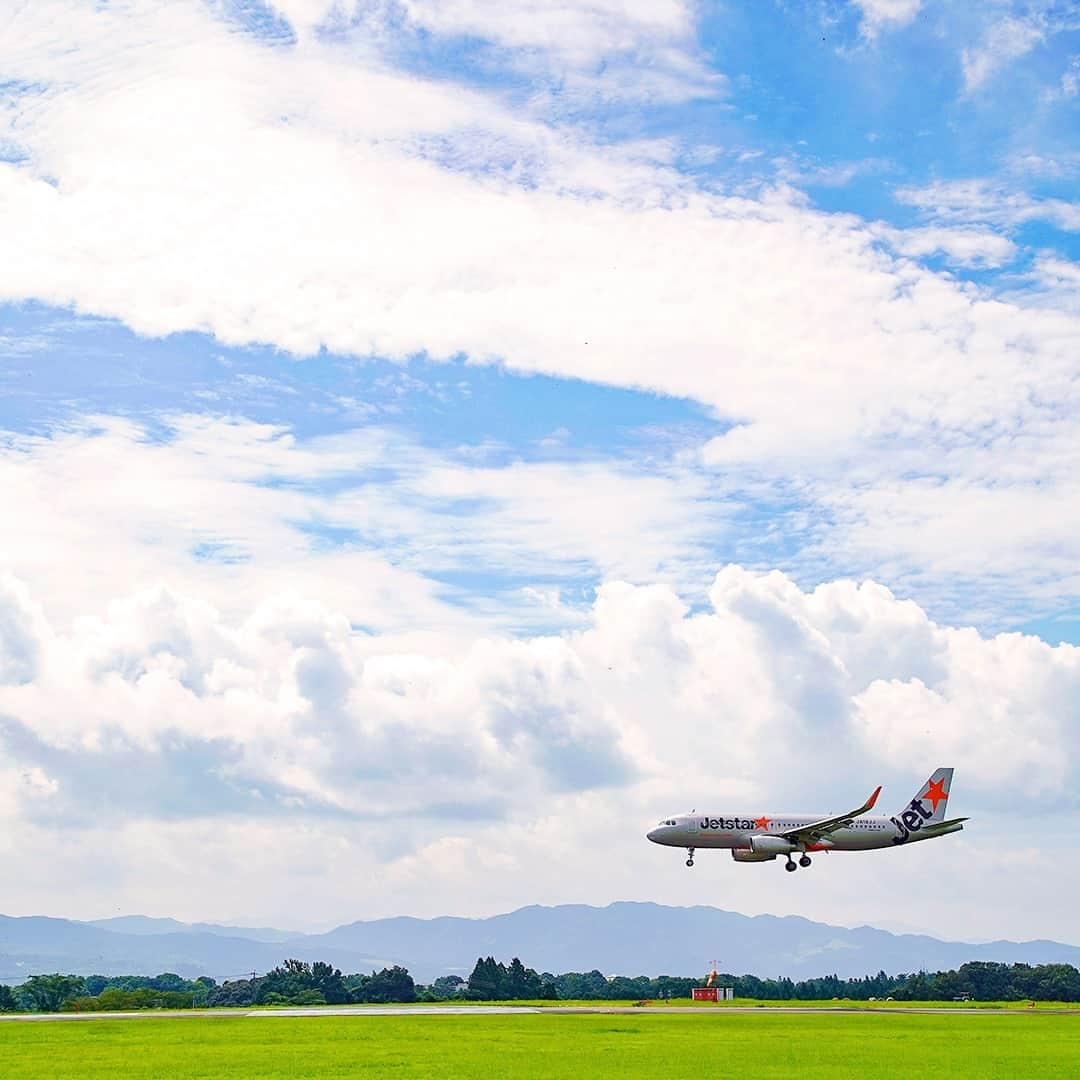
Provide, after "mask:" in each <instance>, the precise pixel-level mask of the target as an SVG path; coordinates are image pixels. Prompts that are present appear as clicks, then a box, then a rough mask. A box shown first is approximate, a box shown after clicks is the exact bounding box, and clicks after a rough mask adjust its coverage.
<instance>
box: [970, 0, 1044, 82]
mask: <svg viewBox="0 0 1080 1080" xmlns="http://www.w3.org/2000/svg"><path fill="white" fill-rule="evenodd" d="M1045 36H1046V29H1045V26H1044V25H1043V24H1042V20H1040V19H1024V18H1013V17H1011V16H1008V17H1006V18H1004V19H1001V20H1000V21H999V22H996V23H993V24H991V26H990V27H989V29H988V30H987V31H986V33H985V35H984V36H983V40H982V41H981V43H980V44H979V45H978V46H977V47H976V48H973V49H964V51H963V53H962V57H961V63H962V67H963V71H964V89H965V90H967V91H968V92H971V91H974V90H978V89H979V88H980V87H981V86H982V85H983V84H984V83H985V82H986V80H987V79H989V78H990V77H991V76H992V75H993V74H995V73H996V72H997V71H999V70H1000V69H1001V68H1003V67H1006V66H1007V65H1009V64H1011V63H1012V62H1013V61H1014V60H1019V59H1020V57H1022V56H1026V55H1027V54H1028V53H1029V52H1031V50H1032V49H1034V48H1035V46H1036V45H1038V44H1039V43H1040V42H1041V41H1042V40H1043V39H1044V37H1045Z"/></svg>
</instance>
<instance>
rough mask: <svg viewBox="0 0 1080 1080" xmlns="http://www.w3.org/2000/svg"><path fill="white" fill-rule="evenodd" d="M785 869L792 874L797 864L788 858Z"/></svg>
mask: <svg viewBox="0 0 1080 1080" xmlns="http://www.w3.org/2000/svg"><path fill="white" fill-rule="evenodd" d="M784 869H785V870H786V871H787V872H788V873H789V874H790V873H791V872H792V871H793V870H794V869H795V864H794V863H793V862H792V861H791V860H790V859H788V861H787V862H786V863H784Z"/></svg>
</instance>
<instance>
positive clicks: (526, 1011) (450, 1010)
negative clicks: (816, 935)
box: [0, 1004, 1080, 1024]
mask: <svg viewBox="0 0 1080 1080" xmlns="http://www.w3.org/2000/svg"><path fill="white" fill-rule="evenodd" d="M550 1013H554V1014H557V1015H560V1016H590V1015H604V1016H618V1015H635V1016H663V1015H665V1014H668V1013H683V1014H692V1015H695V1016H703V1017H704V1016H714V1017H720V1016H726V1015H729V1014H736V1015H739V1016H747V1015H758V1016H771V1015H775V1014H777V1013H784V1014H792V1013H794V1014H797V1015H808V1014H815V1015H820V1014H826V1015H835V1014H836V1013H846V1014H848V1015H860V1016H862V1015H872V1016H891V1015H901V1016H903V1015H909V1016H910V1015H913V1014H914V1015H920V1016H957V1015H960V1016H1032V1015H1037V1016H1048V1015H1050V1016H1076V1017H1078V1018H1080V1009H1029V1008H1027V1007H1021V1008H988V1009H978V1008H960V1009H948V1008H934V1007H932V1006H913V1007H910V1008H908V1007H906V1006H902V1005H901V1006H894V1005H890V1006H889V1007H887V1008H873V1007H870V1008H867V1007H862V1008H860V1007H858V1006H856V1005H848V1004H845V1005H824V1006H816V1007H815V1006H811V1005H793V1006H787V1005H784V1006H763V1005H724V1006H721V1007H718V1008H708V1007H701V1006H689V1005H650V1006H635V1005H551V1006H536V1005H359V1006H357V1005H353V1006H349V1005H342V1006H318V1005H315V1006H305V1007H303V1008H270V1009H185V1010H178V1011H167V1010H163V1009H140V1010H138V1011H131V1012H92V1013H74V1012H66V1013H8V1014H4V1015H0V1024H2V1023H4V1022H9V1023H20V1022H23V1023H26V1022H29V1023H38V1022H48V1021H56V1020H60V1021H83V1020H150V1019H155V1018H156V1019H160V1020H165V1019H174V1020H194V1019H197V1018H211V1019H213V1018H215V1017H216V1018H219V1019H221V1018H228V1017H232V1018H236V1017H243V1018H248V1019H269V1020H273V1019H275V1018H278V1017H288V1018H291V1019H295V1018H298V1017H299V1018H304V1019H315V1018H317V1017H320V1016H352V1017H355V1018H357V1019H363V1018H364V1017H368V1016H416V1017H425V1016H522V1015H533V1016H543V1015H546V1014H550Z"/></svg>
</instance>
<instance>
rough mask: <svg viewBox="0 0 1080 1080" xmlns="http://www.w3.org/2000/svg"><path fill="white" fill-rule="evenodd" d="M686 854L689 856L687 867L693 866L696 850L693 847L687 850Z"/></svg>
mask: <svg viewBox="0 0 1080 1080" xmlns="http://www.w3.org/2000/svg"><path fill="white" fill-rule="evenodd" d="M686 854H687V855H688V856H689V858H687V860H686V865H687V866H693V865H694V849H693V848H692V847H688V848H687V849H686Z"/></svg>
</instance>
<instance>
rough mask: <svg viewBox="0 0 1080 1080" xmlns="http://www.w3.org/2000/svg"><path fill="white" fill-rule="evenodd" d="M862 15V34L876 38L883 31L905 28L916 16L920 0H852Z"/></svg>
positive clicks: (920, 4) (920, 5) (920, 3)
mask: <svg viewBox="0 0 1080 1080" xmlns="http://www.w3.org/2000/svg"><path fill="white" fill-rule="evenodd" d="M854 3H855V6H856V7H857V8H858V9H859V11H860V12H861V13H862V20H863V23H862V25H863V33H864V34H866V35H867V36H868V37H871V38H872V37H876V36H877V35H878V34H879V33H880V32H881V31H882V30H883V29H886V28H888V29H893V28H896V27H901V26H906V25H907V24H908V23H909V22H911V20H912V19H914V18H915V16H916V15H918V13H919V11H920V9H921V8H922V0H854Z"/></svg>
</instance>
